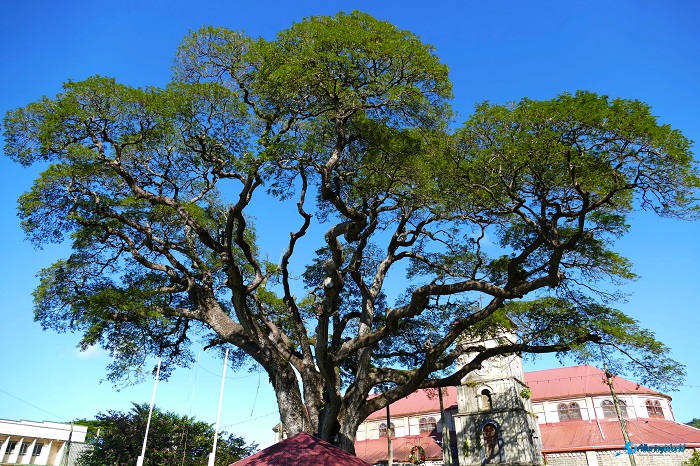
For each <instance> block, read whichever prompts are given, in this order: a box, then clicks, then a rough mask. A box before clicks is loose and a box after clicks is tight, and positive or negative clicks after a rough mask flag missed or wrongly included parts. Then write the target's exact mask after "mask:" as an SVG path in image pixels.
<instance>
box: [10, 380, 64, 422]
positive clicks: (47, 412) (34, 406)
mask: <svg viewBox="0 0 700 466" xmlns="http://www.w3.org/2000/svg"><path fill="white" fill-rule="evenodd" d="M0 392H3V393H4V394H5V395H8V396H11V397H12V398H14V399H16V400H19V401H21V402H22V403H24V404H27V405H29V406H31V407H32V408H35V409H38V410H39V411H43V412H45V413H46V414H50V415H51V416H53V417H56V418H58V419H63V420H64V421H66V422H70V420H69V419H66V418H65V417H63V416H59V415H58V414H54V413H52V412H50V411H46V410H45V409H43V408H40V407H38V406H37V405H33V404H31V403H30V402H28V401H25V400H23V399H22V398H20V397H18V396H15V395H13V394H12V393H9V392H6V391H5V390H3V389H1V388H0Z"/></svg>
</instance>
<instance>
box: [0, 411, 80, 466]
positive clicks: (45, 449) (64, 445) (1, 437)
mask: <svg viewBox="0 0 700 466" xmlns="http://www.w3.org/2000/svg"><path fill="white" fill-rule="evenodd" d="M86 435H87V427H85V426H76V425H71V424H62V423H59V422H47V421H45V422H32V421H10V420H6V419H0V464H34V465H45V466H54V465H55V466H58V465H61V466H71V465H73V464H75V463H74V459H76V458H77V456H78V455H79V453H80V452H82V451H83V450H84V448H85V443H84V442H85V437H86Z"/></svg>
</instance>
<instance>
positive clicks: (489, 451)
mask: <svg viewBox="0 0 700 466" xmlns="http://www.w3.org/2000/svg"><path fill="white" fill-rule="evenodd" d="M483 434H484V462H483V464H498V463H500V462H501V449H500V446H499V444H498V443H499V442H498V429H497V428H496V426H494V425H493V424H486V425H485V426H484V429H483Z"/></svg>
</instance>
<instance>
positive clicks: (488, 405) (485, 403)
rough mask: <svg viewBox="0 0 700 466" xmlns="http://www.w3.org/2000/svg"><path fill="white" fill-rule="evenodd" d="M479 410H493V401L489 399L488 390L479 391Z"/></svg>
mask: <svg viewBox="0 0 700 466" xmlns="http://www.w3.org/2000/svg"><path fill="white" fill-rule="evenodd" d="M481 409H484V410H488V409H493V399H492V398H491V392H490V391H488V389H486V388H484V389H483V390H481Z"/></svg>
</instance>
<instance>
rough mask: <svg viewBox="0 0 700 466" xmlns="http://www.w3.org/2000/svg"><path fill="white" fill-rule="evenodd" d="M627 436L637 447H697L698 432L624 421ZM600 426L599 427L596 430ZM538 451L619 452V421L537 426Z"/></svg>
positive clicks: (680, 426)
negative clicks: (646, 445)
mask: <svg viewBox="0 0 700 466" xmlns="http://www.w3.org/2000/svg"><path fill="white" fill-rule="evenodd" d="M625 424H626V425H627V432H628V433H629V436H630V442H632V443H634V444H636V445H640V444H644V443H646V444H648V445H668V444H673V445H679V444H685V445H687V446H688V447H696V448H697V447H699V446H700V429H695V428H694V427H690V426H687V425H685V424H679V423H677V422H674V421H669V420H667V419H642V418H639V419H627V420H626V421H625ZM599 425H600V427H599ZM540 432H541V434H542V444H543V445H542V451H543V452H545V453H554V452H564V451H575V450H578V451H582V450H616V449H622V448H624V445H625V440H624V439H623V437H622V429H621V427H620V421H618V420H617V419H601V420H599V421H598V422H596V421H567V422H557V423H554V424H540Z"/></svg>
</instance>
